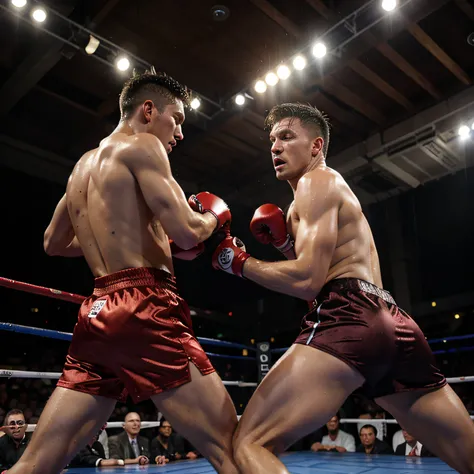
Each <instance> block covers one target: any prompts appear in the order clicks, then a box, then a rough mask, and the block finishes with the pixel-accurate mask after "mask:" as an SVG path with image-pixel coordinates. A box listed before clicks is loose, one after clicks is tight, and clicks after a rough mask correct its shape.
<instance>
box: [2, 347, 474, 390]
mask: <svg viewBox="0 0 474 474" xmlns="http://www.w3.org/2000/svg"><path fill="white" fill-rule="evenodd" d="M219 355H220V354H219ZM224 357H229V356H224ZM60 376H61V373H60V372H36V371H33V370H31V371H30V370H10V369H0V378H1V377H7V378H11V377H16V378H20V379H28V378H32V379H58V378H59V377H60ZM446 381H447V382H448V383H466V382H474V375H465V376H462V377H448V378H446ZM223 383H224V385H232V386H238V387H256V386H257V385H258V384H257V383H256V382H237V381H236V382H229V381H223Z"/></svg>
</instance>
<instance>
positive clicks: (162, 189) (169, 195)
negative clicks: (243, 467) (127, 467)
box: [8, 72, 238, 474]
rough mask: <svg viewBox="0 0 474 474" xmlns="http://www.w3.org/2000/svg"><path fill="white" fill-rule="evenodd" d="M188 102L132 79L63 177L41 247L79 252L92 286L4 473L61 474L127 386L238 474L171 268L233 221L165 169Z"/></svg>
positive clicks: (212, 377)
mask: <svg viewBox="0 0 474 474" xmlns="http://www.w3.org/2000/svg"><path fill="white" fill-rule="evenodd" d="M188 101H189V94H188V91H187V89H186V88H185V87H184V86H182V85H181V84H179V83H178V82H177V81H175V80H174V79H172V78H170V77H169V76H166V75H164V74H156V73H154V72H147V73H144V74H141V75H137V76H134V77H133V78H131V79H130V80H129V81H128V82H127V83H126V84H125V85H124V88H123V90H122V93H121V96H120V110H121V115H122V117H121V120H120V123H119V124H118V126H117V128H116V129H115V130H114V131H113V132H112V134H111V135H110V136H108V137H106V138H105V139H104V140H102V142H101V143H100V146H99V147H98V148H97V149H94V150H91V151H89V152H87V153H86V154H85V155H84V156H83V157H82V158H81V159H80V160H79V161H78V163H77V164H76V166H75V168H74V170H73V172H72V174H71V176H70V178H69V182H68V185H67V190H66V194H65V195H64V197H63V198H62V199H61V200H60V202H59V204H58V206H57V208H56V210H55V212H54V215H53V218H52V221H51V223H50V225H49V227H48V228H47V230H46V232H45V240H44V245H45V250H46V252H47V253H48V254H50V255H61V256H68V257H73V256H80V255H83V256H84V257H85V259H86V261H87V263H88V265H89V267H90V269H91V271H92V273H93V274H94V276H95V288H94V292H93V294H92V295H91V296H90V297H89V298H87V299H86V300H85V301H84V303H83V304H82V306H81V309H80V311H79V317H78V322H77V324H76V326H75V328H74V334H73V338H72V342H71V345H70V348H69V353H68V355H67V359H66V363H65V366H64V370H63V373H62V376H61V378H60V379H59V382H58V384H57V387H56V389H55V391H54V393H53V394H52V396H51V398H50V400H49V401H48V403H47V405H46V407H45V409H44V411H43V413H42V415H41V418H40V420H39V423H38V426H37V428H36V431H35V433H34V436H33V438H32V440H31V443H30V444H29V446H28V448H27V450H26V451H25V453H24V454H23V456H22V457H21V459H20V460H19V462H18V463H17V464H16V465H15V466H14V467H13V468H12V469H11V470H10V471H8V472H11V473H12V474H15V473H22V474H24V473H33V472H34V473H35V474H39V473H51V474H57V473H58V472H60V471H61V469H62V468H63V467H64V466H65V465H66V464H67V463H68V462H69V460H70V459H71V458H72V457H73V456H74V455H75V454H76V452H77V451H78V450H79V449H81V448H82V447H83V446H85V445H86V443H87V441H88V440H89V439H90V438H91V436H92V435H93V434H94V433H97V431H98V430H99V428H100V427H101V426H102V425H103V424H104V423H105V422H106V421H107V420H108V418H109V416H110V414H111V413H112V411H113V409H114V406H115V403H116V400H123V399H124V397H125V396H126V394H127V393H129V394H130V395H131V397H132V399H133V400H134V402H140V401H143V400H146V399H149V398H151V400H152V401H153V402H154V403H155V405H156V406H157V407H158V409H159V410H160V411H161V412H162V413H163V414H164V415H165V417H166V419H168V420H169V421H170V422H171V423H172V424H173V427H174V428H176V430H177V431H179V433H180V434H181V435H183V436H184V437H185V438H186V439H188V440H189V441H190V442H191V444H192V445H193V446H195V447H196V449H198V450H199V452H201V453H202V454H203V455H204V456H205V457H207V459H208V460H209V461H210V462H211V464H212V465H213V466H214V468H215V469H216V470H217V471H218V472H220V473H229V474H235V473H237V472H238V471H237V469H236V467H235V464H234V461H233V456H232V435H233V433H234V431H235V427H236V425H237V416H236V412H235V408H234V406H233V403H232V400H231V398H230V396H229V394H228V392H227V390H226V389H225V387H224V385H223V383H222V381H221V379H220V378H219V376H218V375H217V374H216V373H215V371H214V368H213V367H212V365H211V363H210V362H209V359H208V358H207V356H206V354H205V352H204V351H203V349H202V347H201V346H200V345H199V343H198V341H197V340H196V337H195V335H194V332H193V329H192V324H191V318H190V314H189V309H188V306H187V305H186V303H185V302H184V301H183V299H182V298H181V297H180V296H179V294H178V292H177V290H176V282H175V278H174V276H173V262H172V255H175V256H176V257H179V258H183V259H186V260H189V259H192V258H193V257H194V256H196V255H198V254H199V253H200V252H201V250H202V242H203V241H204V240H206V239H207V238H208V237H209V236H210V235H211V234H212V233H213V232H214V231H216V230H218V229H220V228H222V226H224V225H228V223H229V222H230V219H231V215H230V211H229V209H228V207H227V205H226V204H225V203H224V201H222V200H221V199H220V198H218V197H217V196H214V195H212V194H209V193H199V194H198V195H197V196H192V197H191V198H190V199H189V203H188V202H187V201H186V198H185V195H184V193H183V191H182V190H181V188H180V187H179V185H178V184H177V182H176V181H175V180H174V178H173V176H172V174H171V170H170V165H169V162H168V154H169V153H171V150H172V148H173V147H174V146H175V145H176V143H177V140H182V139H183V133H182V129H181V127H182V124H183V122H184V119H185V113H184V106H185V105H187V103H188ZM169 238H170V239H172V241H171V245H170V241H169ZM135 462H137V463H140V464H142V463H147V462H148V460H147V459H146V458H144V457H143V456H141V457H139V458H137V460H135Z"/></svg>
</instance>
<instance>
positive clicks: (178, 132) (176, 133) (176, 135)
mask: <svg viewBox="0 0 474 474" xmlns="http://www.w3.org/2000/svg"><path fill="white" fill-rule="evenodd" d="M174 138H175V140H184V135H183V129H182V128H181V125H178V126H177V127H176V130H175V131H174Z"/></svg>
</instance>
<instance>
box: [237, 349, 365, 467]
mask: <svg viewBox="0 0 474 474" xmlns="http://www.w3.org/2000/svg"><path fill="white" fill-rule="evenodd" d="M363 383H364V378H363V377H362V375H361V374H360V373H359V372H358V371H356V370H355V369H353V368H352V367H350V366H349V365H347V364H346V363H344V362H342V361H341V360H339V359H337V358H336V357H334V356H332V355H329V354H327V353H326V352H323V351H320V350H318V349H315V348H313V347H308V346H304V345H300V344H295V345H293V346H292V347H291V348H290V349H289V350H288V351H287V352H286V354H285V355H284V356H283V357H282V358H281V359H280V360H279V361H278V362H277V364H275V366H274V367H273V368H272V369H271V371H270V372H269V373H268V374H267V375H266V377H265V378H264V379H263V381H262V383H261V384H260V385H259V386H258V387H257V390H256V391H255V393H254V394H253V396H252V398H251V399H250V402H249V404H248V405H247V408H246V409H245V412H244V414H243V416H242V418H241V419H240V423H239V426H238V428H237V431H236V433H235V436H234V458H235V461H236V463H237V466H238V467H239V469H240V472H243V473H245V474H247V473H270V472H271V473H274V474H283V473H288V471H287V469H286V467H285V466H284V465H283V464H282V463H281V462H280V461H279V460H278V458H277V457H276V454H279V453H281V452H283V451H284V450H285V449H286V448H287V447H288V446H290V445H292V444H293V443H294V442H296V441H297V440H299V439H301V438H302V437H303V436H305V435H306V434H309V433H311V432H312V431H314V430H316V429H317V428H319V427H321V426H322V425H323V424H324V423H326V422H327V421H328V420H329V419H330V418H331V417H332V416H334V414H335V413H336V412H337V410H338V409H339V408H340V407H341V405H342V404H343V403H344V400H345V399H346V398H347V397H348V396H349V395H350V394H351V393H352V392H353V391H354V390H355V389H356V388H358V387H360V386H361V385H362V384H363Z"/></svg>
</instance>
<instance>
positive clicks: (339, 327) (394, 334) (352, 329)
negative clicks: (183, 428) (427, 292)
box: [213, 104, 474, 474]
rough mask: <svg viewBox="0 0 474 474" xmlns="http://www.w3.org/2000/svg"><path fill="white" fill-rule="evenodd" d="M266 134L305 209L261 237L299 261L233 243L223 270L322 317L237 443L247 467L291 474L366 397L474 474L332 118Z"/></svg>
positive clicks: (267, 221) (266, 210) (305, 119)
mask: <svg viewBox="0 0 474 474" xmlns="http://www.w3.org/2000/svg"><path fill="white" fill-rule="evenodd" d="M266 127H267V129H269V130H270V140H271V142H272V146H271V153H272V158H273V165H274V167H275V171H276V177H277V178H278V179H279V180H286V181H288V183H289V184H290V186H291V187H292V189H293V193H294V200H293V202H292V204H291V206H290V208H289V211H288V216H287V218H286V221H285V217H284V215H283V212H282V211H281V210H280V209H279V208H278V207H277V206H275V205H271V204H266V205H264V206H262V207H260V208H259V209H257V211H256V212H255V214H254V217H253V219H252V222H251V225H250V227H251V230H252V232H253V234H254V235H255V237H256V238H257V239H258V240H259V241H261V242H263V243H271V244H273V245H274V246H275V247H277V248H278V249H279V250H280V251H281V252H282V253H284V255H285V256H286V257H287V258H289V259H288V260H286V261H285V260H283V261H279V262H263V261H261V260H257V259H255V258H252V257H250V256H249V254H247V253H246V252H245V246H244V245H243V244H242V242H241V241H239V240H238V239H237V238H235V237H232V236H231V235H230V232H229V233H228V235H227V237H226V238H225V239H224V240H223V241H222V242H221V244H220V245H219V247H218V248H217V249H216V251H215V253H214V255H213V265H214V267H215V268H218V269H221V270H224V271H227V272H228V273H233V274H234V275H238V276H241V277H244V278H247V279H249V280H252V281H254V282H256V283H258V284H260V285H262V286H264V287H266V288H269V289H271V290H274V291H278V292H281V293H285V294H287V295H291V296H294V297H297V298H301V299H304V300H307V301H314V305H313V307H312V309H311V310H310V311H309V313H308V314H307V315H306V316H305V317H304V319H303V323H302V331H301V333H300V335H299V336H298V337H297V339H296V341H295V344H293V346H292V347H291V348H290V349H289V350H288V351H287V352H286V354H285V355H284V356H283V357H282V358H281V359H280V360H279V361H278V362H277V363H276V364H275V366H274V367H273V368H272V370H271V371H270V372H269V373H268V374H267V375H266V377H265V378H264V379H263V381H262V382H261V383H260V385H259V386H258V388H257V390H256V392H255V393H254V394H253V396H252V398H251V400H250V402H249V404H248V405H247V407H246V409H245V411H244V414H243V416H242V418H241V420H240V423H239V426H238V428H237V431H236V434H235V436H234V458H235V461H236V463H237V466H238V467H239V469H240V470H241V472H245V473H268V472H271V473H274V474H277V473H288V471H287V469H286V468H285V466H284V465H283V464H282V463H281V462H280V461H279V460H278V458H277V457H276V456H275V455H277V454H278V453H281V452H282V451H284V450H285V448H287V447H288V446H290V445H292V444H293V443H295V442H296V441H297V440H298V439H300V438H302V437H303V436H304V435H306V434H308V433H311V432H313V431H315V430H316V429H318V428H319V427H320V426H322V425H323V424H324V423H326V422H327V420H329V419H330V418H331V417H332V416H333V415H334V413H336V412H337V411H338V409H339V407H340V406H341V405H342V404H343V402H344V400H345V399H346V398H347V397H348V396H349V395H350V394H351V393H352V392H353V391H354V390H356V389H358V388H361V389H362V390H363V391H365V392H366V394H368V395H369V396H371V397H373V398H375V399H376V402H377V403H378V404H379V405H380V406H382V407H383V408H384V409H386V410H387V411H388V412H390V413H391V414H392V415H394V416H395V418H396V419H397V420H398V421H399V422H400V423H401V424H402V425H403V426H404V427H406V429H407V430H408V431H410V433H413V435H414V436H416V438H417V439H419V440H420V441H421V442H422V443H423V445H425V444H426V446H427V448H428V449H429V450H430V451H432V452H433V453H436V454H437V455H438V456H439V457H440V458H442V459H443V460H445V461H446V462H447V463H448V464H450V465H451V466H453V467H454V468H455V469H457V470H458V471H459V472H462V473H466V474H467V473H473V472H474V448H473V446H474V425H473V423H472V421H471V420H470V419H469V415H468V413H467V411H466V409H465V408H464V406H463V404H462V402H461V400H460V399H459V398H458V397H457V396H456V394H455V393H454V392H453V390H452V389H451V388H450V387H449V386H448V385H446V380H445V378H444V377H443V375H442V374H441V373H440V372H439V370H438V369H437V368H436V367H435V366H434V356H433V354H432V352H431V350H430V348H429V346H428V344H427V342H426V340H425V337H424V336H423V333H422V331H421V330H420V328H419V327H418V326H417V324H416V323H415V322H414V321H413V319H411V318H410V316H409V315H408V314H406V313H405V312H404V311H402V310H401V309H400V308H399V307H398V306H397V304H396V303H395V301H394V299H393V298H392V296H391V295H390V293H389V292H388V291H385V290H383V289H382V280H381V275H380V267H379V259H378V256H377V250H376V248H375V244H374V240H373V237H372V232H371V229H370V227H369V224H368V222H367V220H366V219H365V217H364V215H363V213H362V209H361V206H360V203H359V201H358V200H357V198H356V196H355V195H354V194H353V193H352V191H351V190H350V188H349V186H348V185H347V184H346V182H345V181H344V179H343V178H342V177H341V175H340V174H339V173H337V172H336V171H334V170H332V169H331V168H328V167H327V166H326V162H325V159H326V153H327V148H328V143H329V127H328V123H327V121H326V119H325V117H324V116H323V115H322V114H321V112H320V111H319V110H317V109H316V108H313V107H311V106H309V105H302V104H282V105H279V106H276V107H274V108H273V109H272V110H271V111H270V113H269V115H268V116H267V119H266ZM293 241H294V247H293ZM293 252H294V253H293Z"/></svg>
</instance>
